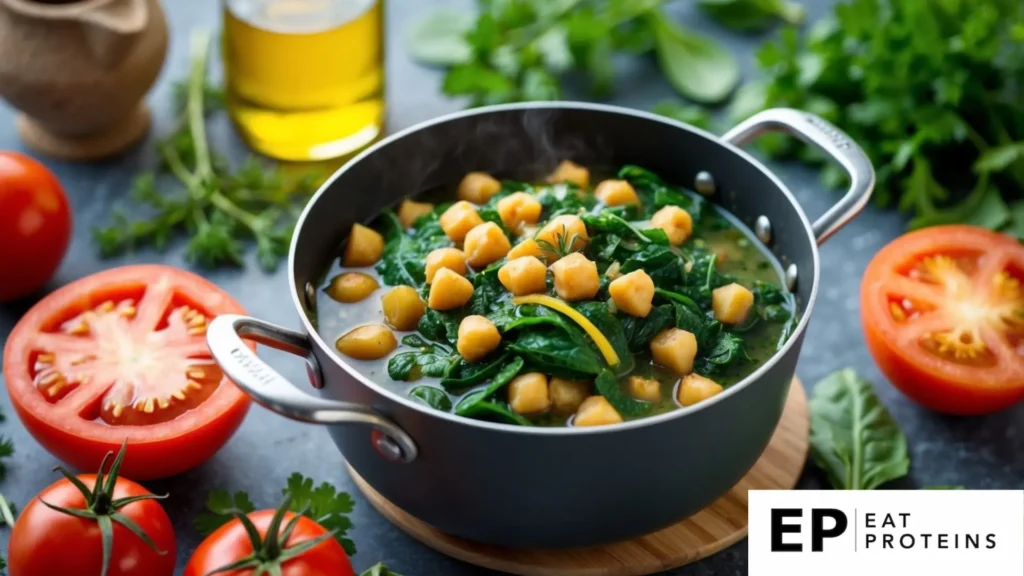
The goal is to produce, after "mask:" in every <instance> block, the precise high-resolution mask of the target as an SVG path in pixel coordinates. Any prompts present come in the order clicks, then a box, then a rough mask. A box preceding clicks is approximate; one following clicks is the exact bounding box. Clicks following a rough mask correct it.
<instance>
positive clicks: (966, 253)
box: [861, 226, 1024, 414]
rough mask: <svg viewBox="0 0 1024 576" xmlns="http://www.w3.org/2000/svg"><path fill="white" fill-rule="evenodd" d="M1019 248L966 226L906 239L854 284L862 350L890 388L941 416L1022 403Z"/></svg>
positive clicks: (1023, 250)
mask: <svg viewBox="0 0 1024 576" xmlns="http://www.w3.org/2000/svg"><path fill="white" fill-rule="evenodd" d="M1022 281H1024V247H1022V246H1021V245H1020V244H1019V243H1018V242H1017V240H1015V239H1013V238H1010V237H1008V236H1004V235H1002V234H998V233H995V232H991V231H989V230H985V229H983V228H977V227H974V226H939V227H934V228H926V229H924V230H919V231H916V232H911V233H909V234H906V235H904V236H901V237H900V238H898V239H896V240H895V241H893V242H892V243H890V244H889V245H887V246H886V247H885V248H883V249H882V250H881V251H879V253H878V254H877V255H875V257H874V259H873V260H872V261H871V263H870V264H868V268H867V270H866V272H865V274H864V279H863V282H862V284H861V321H862V323H863V327H864V335H865V338H866V340H867V344H868V349H869V350H870V351H871V354H872V355H873V356H874V358H875V361H876V362H877V363H878V366H879V368H881V370H882V372H883V373H885V375H886V377H888V378H889V380H890V381H892V383H893V384H894V385H895V386H896V387H897V388H899V389H900V390H901V391H903V393H905V394H906V395H907V396H910V397H911V398H913V399H914V400H916V401H917V402H919V403H921V404H923V405H925V406H927V407H929V408H932V409H934V410H938V411H940V412H945V413H950V414H984V413H988V412H992V411H995V410H999V409H1001V408H1005V407H1007V406H1010V405H1012V404H1014V403H1016V402H1018V401H1019V400H1021V399H1022V398H1024V288H1022V287H1021V282H1022Z"/></svg>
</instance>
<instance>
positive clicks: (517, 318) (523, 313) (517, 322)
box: [499, 304, 573, 332]
mask: <svg viewBox="0 0 1024 576" xmlns="http://www.w3.org/2000/svg"><path fill="white" fill-rule="evenodd" d="M538 324H550V325H551V326H557V327H559V328H561V329H563V330H565V331H567V332H568V331H569V330H572V329H573V327H572V326H570V325H569V323H568V321H567V320H566V319H565V317H564V316H562V315H561V314H559V313H558V312H555V311H554V310H551V309H550V308H547V307H545V306H538V305H536V304H524V305H522V306H519V307H518V308H516V312H515V314H514V317H513V318H512V320H511V321H510V322H507V323H506V324H505V325H504V326H503V327H501V326H499V329H500V330H501V331H502V332H511V331H513V330H517V329H519V328H526V327H528V326H537V325H538Z"/></svg>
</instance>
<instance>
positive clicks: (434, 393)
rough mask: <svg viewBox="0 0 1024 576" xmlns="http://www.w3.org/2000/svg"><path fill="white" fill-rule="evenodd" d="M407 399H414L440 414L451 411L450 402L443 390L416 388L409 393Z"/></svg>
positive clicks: (426, 387) (424, 387) (427, 387)
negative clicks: (438, 411)
mask: <svg viewBox="0 0 1024 576" xmlns="http://www.w3.org/2000/svg"><path fill="white" fill-rule="evenodd" d="M409 397H411V398H415V399H417V400H419V401H420V402H423V403H424V404H426V405H427V406H430V407H431V408H433V409H435V410H440V411H441V412H450V411H451V409H452V400H451V398H449V397H448V394H446V393H445V391H444V390H441V389H440V388H434V387H433V386H417V387H415V388H413V389H412V390H410V391H409Z"/></svg>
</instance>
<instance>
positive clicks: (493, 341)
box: [455, 315, 501, 362]
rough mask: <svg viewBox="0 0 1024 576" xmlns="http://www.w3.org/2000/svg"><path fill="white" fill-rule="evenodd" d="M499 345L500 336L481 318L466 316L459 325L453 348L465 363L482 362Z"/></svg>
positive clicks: (491, 325) (486, 320)
mask: <svg viewBox="0 0 1024 576" xmlns="http://www.w3.org/2000/svg"><path fill="white" fill-rule="evenodd" d="M499 344H501V334H499V333H498V329H497V328H496V327H495V326H494V323H492V322H491V321H490V320H488V319H487V318H485V317H483V316H476V315H474V316H466V317H465V318H463V319H462V322H460V323H459V339H458V340H457V341H456V345H455V347H456V348H457V349H458V351H459V354H461V355H462V359H463V360H465V361H466V362H476V361H478V360H482V359H483V358H485V357H486V356H487V355H488V354H490V353H491V352H493V351H494V349H495V348H497V347H498V345H499Z"/></svg>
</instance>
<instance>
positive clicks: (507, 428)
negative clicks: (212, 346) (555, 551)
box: [288, 101, 821, 436]
mask: <svg viewBox="0 0 1024 576" xmlns="http://www.w3.org/2000/svg"><path fill="white" fill-rule="evenodd" d="M537 109H576V110H592V111H596V112H605V113H611V114H619V115H623V116H632V117H634V118H641V119H644V120H648V121H654V122H660V123H662V124H666V125H668V126H671V127H673V128H677V129H680V130H685V131H688V132H692V133H695V134H697V135H699V136H703V137H704V138H706V139H707V140H710V141H711V142H713V143H715V144H718V145H719V146H724V147H725V148H727V149H729V150H730V151H731V152H733V153H735V154H736V155H738V156H739V157H740V158H742V159H743V160H745V161H747V162H748V163H750V164H752V165H753V166H754V167H755V168H757V169H758V170H760V171H761V173H762V174H764V175H765V176H766V177H767V178H768V179H769V180H770V181H771V182H772V183H773V184H774V185H775V186H776V188H778V190H779V191H781V193H782V195H783V197H785V198H786V199H787V200H788V201H789V202H790V204H792V206H793V207H794V208H795V209H796V212H797V216H798V217H799V219H800V223H801V224H802V225H803V233H804V235H805V237H806V239H807V242H808V243H810V245H811V259H812V263H813V266H812V268H813V271H812V274H811V278H810V280H811V293H810V296H809V297H808V298H807V306H806V308H805V310H804V314H803V317H802V318H801V319H800V322H799V323H798V324H797V327H796V329H795V330H793V333H792V334H791V335H790V337H789V340H788V341H787V342H786V344H785V346H783V347H782V349H781V350H777V351H776V352H775V354H773V355H772V357H771V358H769V359H768V361H766V362H765V363H764V364H762V365H761V366H759V367H758V368H757V370H755V371H754V372H752V373H751V374H749V375H748V376H747V377H746V378H743V379H742V380H740V381H739V382H737V383H735V384H733V385H732V386H729V387H728V388H726V389H725V390H723V391H722V392H721V393H719V394H716V395H715V396H714V397H712V398H711V399H709V400H705V401H704V402H700V403H698V404H695V405H693V406H689V407H679V408H677V409H675V410H672V411H669V412H665V413H664V414H658V415H656V416H650V417H647V418H639V419H637V420H629V421H626V422H622V423H620V424H617V425H615V426H594V427H586V428H577V427H574V426H565V427H548V426H517V425H514V424H503V423H499V422H488V421H486V420H477V419H475V418H466V417H463V416H457V415H455V414H453V413H449V412H441V411H440V410H436V409H434V408H431V407H430V406H427V405H425V404H423V403H420V402H416V401H413V400H411V399H409V398H407V397H405V396H403V395H401V394H397V393H395V392H392V391H391V390H389V389H388V388H387V387H385V386H382V385H380V384H377V383H376V382H374V381H373V380H372V379H370V378H366V377H365V376H363V375H362V374H361V373H360V372H359V371H358V370H356V369H354V368H352V367H351V366H350V365H349V364H348V362H345V361H344V359H342V358H339V357H337V356H336V355H335V354H334V352H332V351H330V349H331V346H330V345H329V344H328V343H326V342H324V340H323V339H322V338H321V337H320V334H319V333H318V332H317V331H316V329H315V328H314V327H313V325H312V324H311V323H310V321H309V318H308V317H307V315H306V314H305V313H304V312H303V306H302V302H301V300H300V295H301V294H302V293H303V290H300V288H299V287H298V286H296V284H295V255H296V254H295V248H296V246H297V244H298V239H299V235H300V234H301V233H302V228H303V226H304V225H305V222H306V217H307V215H308V214H309V213H310V212H311V211H312V208H313V206H314V205H315V204H316V203H317V201H318V200H319V199H320V197H321V196H323V195H324V194H325V193H326V192H327V190H328V189H329V188H331V186H332V184H333V183H334V181H335V180H337V179H338V178H340V177H341V176H342V175H343V174H344V173H345V172H347V171H348V170H349V169H350V168H351V167H352V166H355V165H356V164H357V163H358V162H361V161H362V160H363V159H365V158H367V157H368V156H370V155H372V154H375V153H376V152H377V151H378V150H381V149H382V148H385V147H387V146H388V145H390V144H391V143H392V142H396V141H398V140H401V139H402V138H405V137H406V136H408V135H410V134H413V133H415V132H419V131H421V130H424V129H426V128H430V127H432V126H435V125H438V124H444V123H446V122H450V121H452V120H457V119H460V118H467V117H472V116H485V115H488V114H491V113H494V112H504V111H510V110H511V111H516V110H537ZM820 268H821V265H820V262H819V254H818V243H817V241H816V240H815V235H814V232H813V231H812V229H811V223H810V221H809V220H808V219H807V214H805V213H804V210H803V207H802V206H801V205H800V203H799V202H798V201H797V199H796V197H795V196H793V193H792V191H790V189H789V188H788V187H787V186H786V185H785V184H784V183H783V182H782V181H781V180H780V179H779V178H778V177H777V176H776V175H775V173H774V172H772V171H771V170H769V169H768V168H767V167H766V166H765V165H764V164H762V163H761V162H760V161H758V160H757V159H756V158H754V157H753V156H751V155H750V154H748V153H747V152H745V151H743V149H741V148H739V147H738V146H735V145H733V144H730V143H729V142H726V141H725V140H723V139H722V138H720V137H719V136H716V135H714V134H712V133H710V132H708V131H706V130H702V129H700V128H697V127H695V126H691V125H689V124H686V123H684V122H680V121H678V120H674V119H672V118H668V117H665V116H661V115H658V114H654V113H651V112H645V111H642V110H635V109H632V108H626V107H624V106H614V105H610V104H596V103H591V102H575V101H535V102H517V103H512V104H498V105H492V106H482V107H479V108H470V109H467V110H461V111H458V112H453V113H450V114H445V115H443V116H438V117H436V118H432V119H430V120H425V121H423V122H420V123H418V124H414V125H413V126H410V127H408V128H405V129H403V130H400V131H398V132H396V133H394V134H391V135H390V136H388V137H386V138H383V139H381V140H380V141H378V142H376V143H375V144H373V145H372V146H370V147H368V148H367V149H366V150H363V151H362V152H360V153H359V154H358V155H356V156H355V157H354V158H352V159H351V160H349V161H348V162H346V163H345V164H344V165H343V166H341V167H340V168H338V170H336V171H335V172H334V174H332V175H331V176H330V177H329V178H328V179H327V180H325V181H324V183H323V184H321V185H320V188H319V189H318V190H317V191H316V192H315V193H314V194H313V196H312V197H311V198H310V199H309V202H307V203H306V206H305V208H304V209H303V210H302V214H301V215H300V216H299V218H298V220H297V221H296V224H295V232H294V233H293V235H292V242H291V246H290V248H289V249H288V287H289V288H290V289H291V297H292V304H293V305H294V307H295V310H296V312H298V315H299V318H300V320H301V321H302V327H303V329H304V330H305V331H306V333H307V334H308V335H309V337H310V339H311V340H312V341H313V342H314V344H315V346H316V347H318V348H320V349H324V350H327V354H328V355H330V358H331V360H332V361H333V362H334V363H335V364H337V365H338V366H340V367H341V368H342V369H343V370H344V371H345V372H347V373H348V375H349V376H351V377H352V378H354V379H356V380H357V381H359V382H360V383H362V384H363V385H364V386H368V387H369V388H370V389H371V390H374V391H375V392H377V393H378V394H381V395H383V396H384V397H386V398H387V399H389V400H391V401H393V402H396V403H398V404H399V405H401V406H403V407H405V408H409V409H411V410H414V411H416V412H420V413H422V414H423V415H425V416H428V417H434V418H441V419H444V420H449V421H451V422H452V423H454V424H461V425H465V426H469V427H471V428H482V429H485V430H491V431H494V432H516V433H520V434H534V435H541V436H565V435H579V434H614V433H616V432H625V431H629V430H633V429H637V428H642V427H645V426H654V425H658V424H661V423H663V422H668V421H670V420H675V419H676V418H683V417H685V416H687V415H689V414H692V413H694V412H696V411H698V410H702V409H705V408H708V407H710V406H712V405H714V404H717V403H719V402H723V401H725V400H726V399H727V398H729V397H731V396H733V395H735V394H738V393H739V392H740V391H741V390H743V389H744V388H747V387H748V386H751V385H753V383H754V382H756V381H757V380H759V379H760V378H761V377H762V376H764V374H766V373H767V372H768V371H769V370H771V369H772V367H773V366H774V365H775V364H776V363H778V361H779V359H780V358H782V357H783V356H785V355H787V354H789V353H790V352H791V350H792V349H793V347H794V346H795V345H796V343H797V341H799V340H800V338H801V336H802V335H803V332H804V331H805V330H806V329H807V324H808V322H809V321H810V318H811V313H812V311H813V308H814V303H815V301H816V300H817V297H818V283H819V275H820ZM801 276H802V278H806V271H801Z"/></svg>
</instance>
